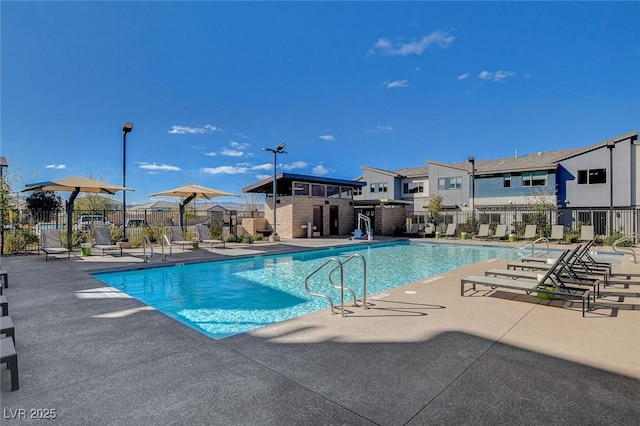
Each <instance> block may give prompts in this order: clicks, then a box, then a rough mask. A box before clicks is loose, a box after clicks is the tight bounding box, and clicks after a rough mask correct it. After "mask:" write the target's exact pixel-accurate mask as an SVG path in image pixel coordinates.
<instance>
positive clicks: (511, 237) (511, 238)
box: [509, 234, 516, 243]
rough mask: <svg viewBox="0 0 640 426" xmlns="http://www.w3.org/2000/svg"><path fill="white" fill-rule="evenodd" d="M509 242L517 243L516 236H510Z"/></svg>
mask: <svg viewBox="0 0 640 426" xmlns="http://www.w3.org/2000/svg"><path fill="white" fill-rule="evenodd" d="M509 242H510V243H515V242H516V234H509Z"/></svg>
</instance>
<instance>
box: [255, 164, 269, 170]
mask: <svg viewBox="0 0 640 426" xmlns="http://www.w3.org/2000/svg"><path fill="white" fill-rule="evenodd" d="M251 170H273V164H271V163H264V164H258V165H256V166H252V167H251Z"/></svg>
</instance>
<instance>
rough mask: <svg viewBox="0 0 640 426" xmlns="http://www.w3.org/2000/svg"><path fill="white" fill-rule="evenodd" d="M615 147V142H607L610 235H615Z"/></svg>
mask: <svg viewBox="0 0 640 426" xmlns="http://www.w3.org/2000/svg"><path fill="white" fill-rule="evenodd" d="M615 147H616V143H615V142H614V141H607V148H608V149H609V173H608V174H609V176H608V179H609V235H613V148H615Z"/></svg>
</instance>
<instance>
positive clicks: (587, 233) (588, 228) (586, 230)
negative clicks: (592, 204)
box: [578, 225, 594, 241]
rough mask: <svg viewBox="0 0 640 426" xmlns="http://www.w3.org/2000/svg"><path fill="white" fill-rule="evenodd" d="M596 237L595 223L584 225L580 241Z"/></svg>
mask: <svg viewBox="0 0 640 426" xmlns="http://www.w3.org/2000/svg"><path fill="white" fill-rule="evenodd" d="M593 239H594V230H593V225H582V227H581V228H580V238H578V241H591V240H593Z"/></svg>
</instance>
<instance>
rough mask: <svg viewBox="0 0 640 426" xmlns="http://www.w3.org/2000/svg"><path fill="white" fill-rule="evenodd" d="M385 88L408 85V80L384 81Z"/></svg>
mask: <svg viewBox="0 0 640 426" xmlns="http://www.w3.org/2000/svg"><path fill="white" fill-rule="evenodd" d="M384 84H385V85H386V86H387V89H395V88H397V87H409V81H407V80H395V81H392V82H390V83H389V82H385V83H384Z"/></svg>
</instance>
